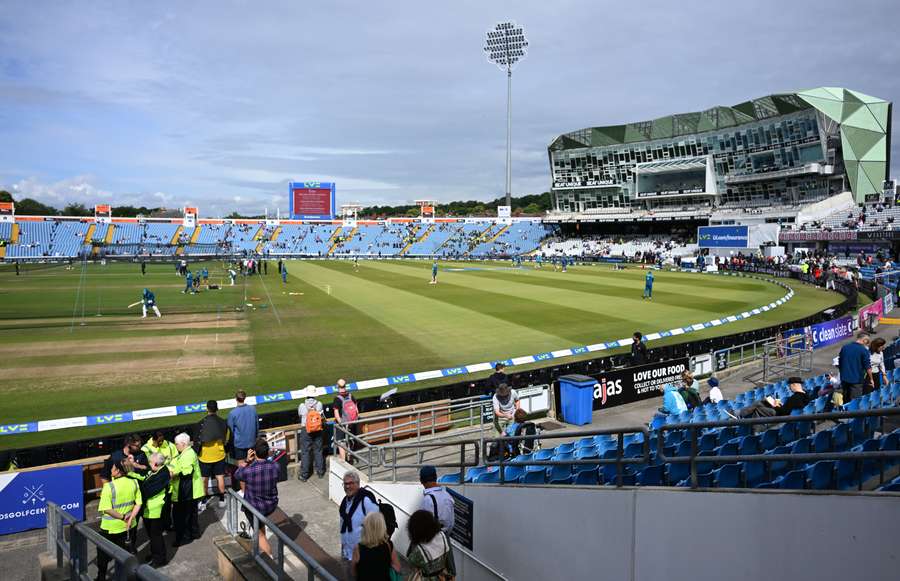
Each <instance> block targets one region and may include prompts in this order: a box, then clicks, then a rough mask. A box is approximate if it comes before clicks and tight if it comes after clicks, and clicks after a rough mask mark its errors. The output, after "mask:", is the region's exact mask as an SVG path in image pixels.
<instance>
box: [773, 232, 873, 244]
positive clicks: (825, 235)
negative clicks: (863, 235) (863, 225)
mask: <svg viewBox="0 0 900 581" xmlns="http://www.w3.org/2000/svg"><path fill="white" fill-rule="evenodd" d="M856 234H857V231H856V230H843V231H839V232H828V231H826V230H819V231H815V232H798V231H793V230H782V231H781V233H780V234H779V235H778V239H779V240H781V241H782V242H815V241H817V240H856Z"/></svg>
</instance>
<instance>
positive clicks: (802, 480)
mask: <svg viewBox="0 0 900 581" xmlns="http://www.w3.org/2000/svg"><path fill="white" fill-rule="evenodd" d="M773 482H775V483H776V484H777V485H778V488H782V489H792V490H802V489H804V488H806V471H805V470H791V471H790V472H788V473H787V474H785V475H783V476H779V477H778V478H776V479H775V480H774V481H773Z"/></svg>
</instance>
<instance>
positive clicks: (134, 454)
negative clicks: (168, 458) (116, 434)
mask: <svg viewBox="0 0 900 581" xmlns="http://www.w3.org/2000/svg"><path fill="white" fill-rule="evenodd" d="M126 460H127V461H128V464H129V471H135V472H136V473H137V474H140V475H143V474H144V473H145V472H146V471H147V463H148V461H147V455H146V454H144V452H142V451H141V437H140V436H138V435H136V434H131V435H128V436H125V444H124V445H123V446H122V449H121V450H115V451H114V452H113V453H112V454H110V455H109V458H107V459H106V460H105V461H104V462H103V468H102V469H101V471H100V480H101V481H102V482H103V483H106V482H110V481H111V480H112V478H113V477H112V474H111V469H112V466H113V464H115V463H116V462H123V463H124V462H125V461H126ZM123 465H124V464H123Z"/></svg>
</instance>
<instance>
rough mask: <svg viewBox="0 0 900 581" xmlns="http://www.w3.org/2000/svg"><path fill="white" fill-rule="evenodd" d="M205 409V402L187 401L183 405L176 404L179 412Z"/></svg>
mask: <svg viewBox="0 0 900 581" xmlns="http://www.w3.org/2000/svg"><path fill="white" fill-rule="evenodd" d="M203 411H206V404H205V403H189V404H185V405H180V406H178V413H179V414H193V413H197V412H203Z"/></svg>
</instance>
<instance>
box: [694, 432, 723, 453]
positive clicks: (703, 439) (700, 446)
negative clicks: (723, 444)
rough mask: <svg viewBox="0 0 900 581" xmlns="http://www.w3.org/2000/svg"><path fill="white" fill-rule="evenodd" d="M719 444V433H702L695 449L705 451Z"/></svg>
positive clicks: (713, 448)
mask: <svg viewBox="0 0 900 581" xmlns="http://www.w3.org/2000/svg"><path fill="white" fill-rule="evenodd" d="M718 445H719V434H716V433H710V434H703V435H702V436H700V441H699V442H698V443H697V450H698V451H700V452H707V451H711V450H715V448H716V446H718Z"/></svg>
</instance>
